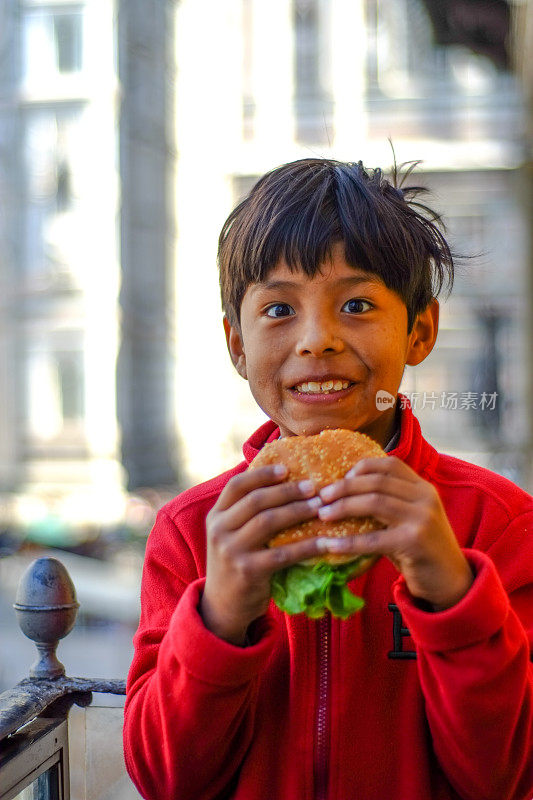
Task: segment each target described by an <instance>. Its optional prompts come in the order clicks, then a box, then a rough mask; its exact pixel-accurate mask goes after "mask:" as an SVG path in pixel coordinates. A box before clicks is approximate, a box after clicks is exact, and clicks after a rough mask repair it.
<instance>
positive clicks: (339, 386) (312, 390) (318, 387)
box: [293, 380, 353, 394]
mask: <svg viewBox="0 0 533 800" xmlns="http://www.w3.org/2000/svg"><path fill="white" fill-rule="evenodd" d="M350 386H353V381H346V380H331V381H322V382H321V383H318V382H317V381H307V382H304V383H298V384H296V386H294V387H293V391H296V392H298V393H299V394H335V392H342V391H343V390H344V389H348V388H349V387H350Z"/></svg>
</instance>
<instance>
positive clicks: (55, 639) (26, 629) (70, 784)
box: [0, 557, 139, 800]
mask: <svg viewBox="0 0 533 800" xmlns="http://www.w3.org/2000/svg"><path fill="white" fill-rule="evenodd" d="M78 607H79V604H78V602H77V600H76V592H75V588H74V585H73V583H72V580H71V579H70V576H69V574H68V572H67V570H66V569H65V567H64V566H63V564H62V563H61V562H60V561H58V560H57V559H55V558H49V557H47V558H40V559H37V560H36V561H34V562H33V563H32V564H30V566H29V567H28V569H27V570H26V572H25V573H24V575H23V576H22V578H21V580H20V583H19V587H18V591H17V596H16V599H15V604H14V608H15V611H16V614H17V618H18V622H19V626H20V627H21V630H22V631H23V633H24V634H25V635H26V636H27V637H28V638H30V639H32V640H33V641H34V642H35V644H36V646H37V649H38V654H39V655H38V658H37V660H36V662H35V663H34V664H33V665H32V667H31V668H30V673H29V678H26V679H24V680H23V681H21V682H20V683H19V684H17V685H16V686H15V687H14V688H13V689H10V690H9V691H6V692H3V693H2V694H0V800H129V798H136V797H139V795H138V794H137V793H136V791H135V790H134V788H133V786H132V785H131V784H130V782H129V780H128V779H127V776H126V774H125V770H124V764H123V761H122V744H121V730H122V711H121V709H120V708H107V707H105V706H104V707H101V706H100V707H98V706H95V707H93V708H91V709H90V712H91V713H90V714H88V713H87V712H88V711H89V706H90V705H91V703H92V700H93V692H98V693H104V694H115V695H117V694H118V695H124V694H125V691H126V686H125V681H123V680H98V679H94V680H93V679H89V678H69V677H66V676H65V668H64V666H63V664H61V662H60V661H58V659H57V657H56V649H57V646H58V643H59V640H60V639H62V638H63V637H64V636H66V635H67V634H68V633H69V632H70V631H71V630H72V628H73V626H74V623H75V620H76V614H77V610H78ZM71 709H72V713H70V712H71ZM80 709H82V710H83V711H80ZM80 715H81V718H80ZM95 734H96V735H95ZM95 742H97V743H99V746H97V747H95ZM69 751H76V752H77V754H78V755H79V756H81V758H82V770H81V771H82V775H81V776H80V774H79V773H80V769H79V759H77V761H76V764H78V767H77V769H76V770H71V768H70V767H71V758H70V757H69ZM74 772H75V773H76V774H71V773H74ZM71 790H72V791H71Z"/></svg>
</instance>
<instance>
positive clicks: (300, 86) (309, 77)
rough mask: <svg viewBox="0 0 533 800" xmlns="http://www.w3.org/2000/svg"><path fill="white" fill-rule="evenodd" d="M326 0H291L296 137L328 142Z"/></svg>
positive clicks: (330, 109) (329, 100)
mask: <svg viewBox="0 0 533 800" xmlns="http://www.w3.org/2000/svg"><path fill="white" fill-rule="evenodd" d="M330 15H331V6H330V2H329V0H293V30H294V79H295V115H296V138H297V140H298V141H301V142H308V143H311V144H313V143H314V144H324V143H328V141H329V135H328V130H329V129H330V128H331V125H332V113H333V100H332V96H331V91H330V78H329V68H330V61H331V58H330V55H331V54H330V39H329V21H330Z"/></svg>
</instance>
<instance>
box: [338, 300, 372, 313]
mask: <svg viewBox="0 0 533 800" xmlns="http://www.w3.org/2000/svg"><path fill="white" fill-rule="evenodd" d="M369 308H372V304H371V303H369V302H368V300H360V299H359V298H356V297H352V299H351V300H348V301H347V302H346V303H345V304H344V305H343V307H342V310H343V311H347V312H348V313H349V314H360V313H361V312H362V311H368V309H369Z"/></svg>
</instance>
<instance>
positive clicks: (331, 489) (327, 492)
mask: <svg viewBox="0 0 533 800" xmlns="http://www.w3.org/2000/svg"><path fill="white" fill-rule="evenodd" d="M334 494H335V486H333V485H331V486H326V487H325V488H324V489H322V490H321V491H320V497H321V498H322V499H323V500H329V499H330V498H331V497H333V495H334Z"/></svg>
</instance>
